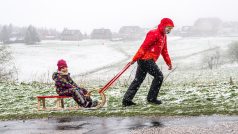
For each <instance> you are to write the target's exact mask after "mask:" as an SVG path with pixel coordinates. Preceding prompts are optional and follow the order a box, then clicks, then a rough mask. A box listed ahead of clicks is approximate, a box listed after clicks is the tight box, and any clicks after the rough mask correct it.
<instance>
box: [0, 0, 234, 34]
mask: <svg viewBox="0 0 238 134" xmlns="http://www.w3.org/2000/svg"><path fill="white" fill-rule="evenodd" d="M0 5H1V7H0V24H9V23H12V24H13V25H17V26H28V25H29V24H32V25H34V26H36V27H46V28H56V29H57V30H62V29H63V28H64V27H67V28H70V29H80V30H81V31H82V32H87V33H90V32H91V31H92V29H93V28H110V29H111V30H112V31H114V32H117V31H118V30H119V28H120V27H121V26H124V25H138V26H141V27H148V28H152V27H154V26H156V25H158V23H159V22H160V20H161V19H162V18H163V17H169V18H171V19H172V20H173V21H174V23H175V26H177V27H179V26H182V25H192V24H193V22H194V21H195V20H196V19H197V18H200V17H218V18H221V19H222V20H223V21H238V14H237V13H238V8H237V6H238V0H0Z"/></svg>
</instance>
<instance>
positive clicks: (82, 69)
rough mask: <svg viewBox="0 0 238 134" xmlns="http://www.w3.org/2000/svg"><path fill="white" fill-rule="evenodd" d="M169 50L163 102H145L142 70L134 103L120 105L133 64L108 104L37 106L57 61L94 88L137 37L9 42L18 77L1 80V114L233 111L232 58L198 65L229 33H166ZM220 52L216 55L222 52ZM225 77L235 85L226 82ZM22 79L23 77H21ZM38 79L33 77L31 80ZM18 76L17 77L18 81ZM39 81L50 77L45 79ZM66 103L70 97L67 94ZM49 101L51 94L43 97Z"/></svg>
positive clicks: (236, 91) (129, 52)
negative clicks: (171, 65) (97, 106)
mask: <svg viewBox="0 0 238 134" xmlns="http://www.w3.org/2000/svg"><path fill="white" fill-rule="evenodd" d="M168 39H169V40H168V44H169V46H168V47H169V52H170V56H171V58H172V60H173V63H174V67H177V68H176V70H175V71H174V72H173V73H171V74H170V75H169V77H168V78H167V79H166V81H165V83H164V84H163V86H162V88H161V91H160V94H159V96H158V98H160V99H161V100H162V101H163V104H162V105H159V106H156V105H151V104H147V102H146V95H147V93H148V90H149V86H150V84H151V76H149V75H148V76H147V78H146V79H145V81H144V83H143V84H142V86H141V88H140V90H139V91H138V93H137V95H136V97H135V98H134V101H135V102H136V103H138V105H137V106H133V107H128V108H125V107H122V105H121V101H122V97H123V95H124V93H125V91H126V90H127V88H128V86H129V84H130V82H131V81H132V79H133V78H134V74H135V69H136V64H134V65H133V66H132V67H130V68H129V69H128V70H127V71H126V72H125V74H123V75H122V77H121V78H120V79H119V80H118V81H117V82H116V83H115V84H114V85H113V86H112V87H111V88H110V89H108V90H107V91H106V95H107V97H108V103H107V107H105V108H101V109H98V110H76V111H41V112H38V111H37V100H36V96H39V95H55V94H56V93H55V89H54V86H53V83H52V80H51V74H52V73H53V72H54V71H55V70H56V62H57V60H58V59H60V58H64V59H66V60H67V62H68V66H69V70H70V73H71V74H72V76H74V79H75V81H76V82H77V83H78V84H79V85H80V86H83V87H85V88H86V89H99V88H101V87H102V86H104V85H105V84H106V82H108V81H109V80H110V79H111V78H112V77H113V76H114V75H116V74H117V73H118V72H119V71H120V70H121V69H122V68H123V66H124V65H126V63H127V62H128V61H130V59H131V58H132V56H133V54H134V53H135V52H136V51H137V49H138V48H139V46H140V44H141V42H142V41H134V42H111V41H103V40H84V41H79V42H71V41H66V42H62V41H43V42H41V43H40V45H24V44H12V45H11V48H12V52H13V56H14V58H15V64H16V66H17V67H18V69H19V73H18V78H19V82H18V83H0V91H1V93H0V119H18V118H40V117H48V116H78V115H90V116H108V115H110V116H134V115H158V116H160V115H201V114H206V115H207V114H236V115H237V114H238V106H237V105H238V99H237V98H238V97H237V96H238V82H237V81H238V78H237V76H238V71H237V66H238V65H237V64H231V63H229V64H227V63H226V64H222V65H221V66H220V67H218V68H215V69H213V70H207V69H204V68H203V69H202V70H201V68H202V66H203V64H205V63H202V61H201V59H202V57H203V56H204V55H205V53H204V51H209V52H210V51H213V48H216V47H219V48H220V50H221V51H222V54H223V52H225V51H226V49H227V45H228V44H229V43H231V42H232V41H238V38H237V37H234V38H221V37H219V38H216V37H211V38H172V37H171V38H170V37H169V38H168ZM222 54H221V57H223V55H222ZM157 64H158V65H159V67H160V68H161V70H162V72H163V73H164V76H165V77H166V76H167V75H168V74H169V71H168V70H167V67H166V66H165V64H164V62H163V60H162V58H160V59H159V60H158V62H157ZM230 78H232V79H233V81H234V85H230V84H229V81H230ZM22 81H25V82H22ZM32 81H37V82H32ZM21 82H22V83H21ZM42 82H49V84H44V83H42ZM67 101H68V103H72V101H70V100H67ZM48 104H50V105H53V100H52V101H51V102H48Z"/></svg>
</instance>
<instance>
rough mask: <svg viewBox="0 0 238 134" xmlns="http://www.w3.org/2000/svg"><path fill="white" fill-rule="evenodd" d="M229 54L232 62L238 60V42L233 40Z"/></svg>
mask: <svg viewBox="0 0 238 134" xmlns="http://www.w3.org/2000/svg"><path fill="white" fill-rule="evenodd" d="M228 55H229V57H230V58H231V60H232V62H234V61H236V62H238V42H232V43H231V44H229V47H228Z"/></svg>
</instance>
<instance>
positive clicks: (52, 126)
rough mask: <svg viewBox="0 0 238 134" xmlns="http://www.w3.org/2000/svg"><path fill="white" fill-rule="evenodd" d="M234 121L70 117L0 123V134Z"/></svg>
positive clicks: (228, 118) (225, 118)
mask: <svg viewBox="0 0 238 134" xmlns="http://www.w3.org/2000/svg"><path fill="white" fill-rule="evenodd" d="M224 121H238V116H200V117H160V118H159V117H108V118H106V117H72V118H49V119H34V120H26V121H22V120H21V121H19V120H18V121H2V122H0V132H1V133H6V134H8V133H18V134H20V133H64V134H68V133H76V132H77V133H85V134H87V133H90V134H99V133H106V134H115V133H122V134H125V133H129V132H130V131H131V130H134V129H140V128H150V127H165V126H170V125H196V124H199V125H201V124H202V125H209V124H214V123H216V122H224Z"/></svg>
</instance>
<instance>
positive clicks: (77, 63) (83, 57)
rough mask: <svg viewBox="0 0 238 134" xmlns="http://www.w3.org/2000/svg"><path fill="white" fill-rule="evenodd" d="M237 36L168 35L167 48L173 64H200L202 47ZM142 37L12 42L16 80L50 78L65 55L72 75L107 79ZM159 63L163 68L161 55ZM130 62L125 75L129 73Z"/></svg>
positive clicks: (209, 48) (218, 44)
mask: <svg viewBox="0 0 238 134" xmlns="http://www.w3.org/2000/svg"><path fill="white" fill-rule="evenodd" d="M232 41H238V37H208V38H200V37H197V38H181V37H168V49H169V53H170V56H171V59H172V60H173V63H174V66H178V67H179V68H180V69H182V68H185V67H193V66H199V65H200V64H201V59H202V58H203V56H204V55H205V53H204V51H205V52H206V51H215V50H216V48H220V50H222V51H225V50H226V49H227V45H228V44H229V43H231V42H232ZM142 42H143V40H140V41H132V42H121V41H120V42H111V41H105V40H83V41H42V42H41V43H39V44H38V45H25V44H11V45H10V47H11V50H12V52H13V56H14V59H15V65H16V67H17V68H18V79H19V81H51V74H52V73H53V72H54V71H55V70H56V69H57V66H56V64H57V61H58V60H59V59H65V60H66V61H67V63H68V66H69V71H70V72H71V75H73V76H79V77H82V75H80V74H87V73H88V74H87V75H86V76H85V75H84V78H85V79H90V78H91V77H92V78H94V79H95V78H101V79H106V80H108V79H109V78H111V77H112V76H114V75H115V74H116V73H117V72H119V70H121V69H122V68H123V67H124V66H125V65H126V63H127V62H129V61H130V60H131V58H132V57H133V55H134V54H135V52H136V51H137V50H138V48H139V47H140V45H141V43H142ZM158 65H159V66H161V67H163V68H164V70H166V69H165V67H166V66H165V64H164V61H163V60H162V57H160V59H159V60H158ZM135 67H136V65H133V66H132V67H131V68H130V69H129V70H128V71H127V72H126V73H125V74H124V76H129V75H131V72H132V71H133V69H134V72H135Z"/></svg>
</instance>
